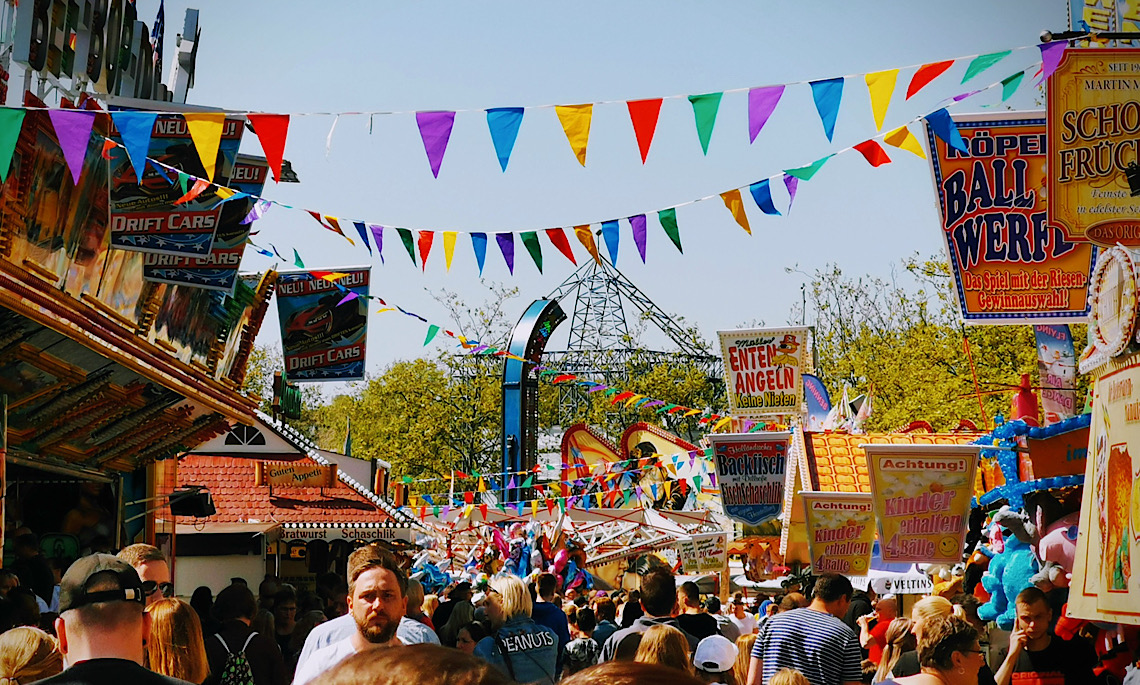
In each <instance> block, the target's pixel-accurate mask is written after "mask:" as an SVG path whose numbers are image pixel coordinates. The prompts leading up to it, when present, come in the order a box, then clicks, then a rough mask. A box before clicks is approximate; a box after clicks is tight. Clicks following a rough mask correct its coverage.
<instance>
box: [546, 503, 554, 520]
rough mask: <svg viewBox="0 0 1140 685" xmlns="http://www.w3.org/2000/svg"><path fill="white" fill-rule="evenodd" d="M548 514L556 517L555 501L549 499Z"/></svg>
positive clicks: (547, 504)
mask: <svg viewBox="0 0 1140 685" xmlns="http://www.w3.org/2000/svg"><path fill="white" fill-rule="evenodd" d="M546 513H547V514H549V515H551V516H553V515H554V500H553V499H547V500H546Z"/></svg>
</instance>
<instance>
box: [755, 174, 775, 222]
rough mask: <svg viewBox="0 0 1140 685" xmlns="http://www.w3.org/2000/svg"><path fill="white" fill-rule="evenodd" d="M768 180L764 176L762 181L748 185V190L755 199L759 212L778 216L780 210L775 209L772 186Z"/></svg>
mask: <svg viewBox="0 0 1140 685" xmlns="http://www.w3.org/2000/svg"><path fill="white" fill-rule="evenodd" d="M769 180H770V179H767V178H766V179H764V180H763V181H757V182H755V183H753V184H752V185H750V186H748V190H749V191H750V192H751V193H752V199H753V200H755V201H756V206H757V207H759V208H760V211H761V212H764V213H765V214H770V215H772V216H780V210H778V209H776V205H775V204H774V203H773V202H772V188H771V186H770V185H769Z"/></svg>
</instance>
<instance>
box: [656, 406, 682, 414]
mask: <svg viewBox="0 0 1140 685" xmlns="http://www.w3.org/2000/svg"><path fill="white" fill-rule="evenodd" d="M676 406H677V405H675V404H666V405H665V406H664V407H660V408H658V409H657V413H658V414H664V413H665V412H667V411H669V410H670V409H673V408H674V407H676Z"/></svg>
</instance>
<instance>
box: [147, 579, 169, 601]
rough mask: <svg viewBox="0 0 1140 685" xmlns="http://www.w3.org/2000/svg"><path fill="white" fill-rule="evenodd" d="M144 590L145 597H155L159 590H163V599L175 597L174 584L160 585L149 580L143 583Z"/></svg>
mask: <svg viewBox="0 0 1140 685" xmlns="http://www.w3.org/2000/svg"><path fill="white" fill-rule="evenodd" d="M142 589H143V596H144V597H150V596H151V595H153V594H154V593H155V592H157V591H159V590H162V596H163V597H173V596H174V583H162V584H159V583H156V582H155V581H153V580H147V581H144V582H143V584H142Z"/></svg>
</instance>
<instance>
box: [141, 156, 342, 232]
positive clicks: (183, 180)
mask: <svg viewBox="0 0 1140 685" xmlns="http://www.w3.org/2000/svg"><path fill="white" fill-rule="evenodd" d="M151 166H154V165H151ZM189 182H190V175H189V174H187V173H186V172H185V171H179V172H178V187H179V188H181V189H182V192H183V193H184V194H185V193H186V192H187V185H186V184H187V183H189ZM309 214H312V215H313V216H314V217H316V219H317V222H318V223H319V222H320V220H321V218H320V217H319V216H317V214H316V213H315V212H309ZM321 225H322V226H323V225H324V224H321Z"/></svg>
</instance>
